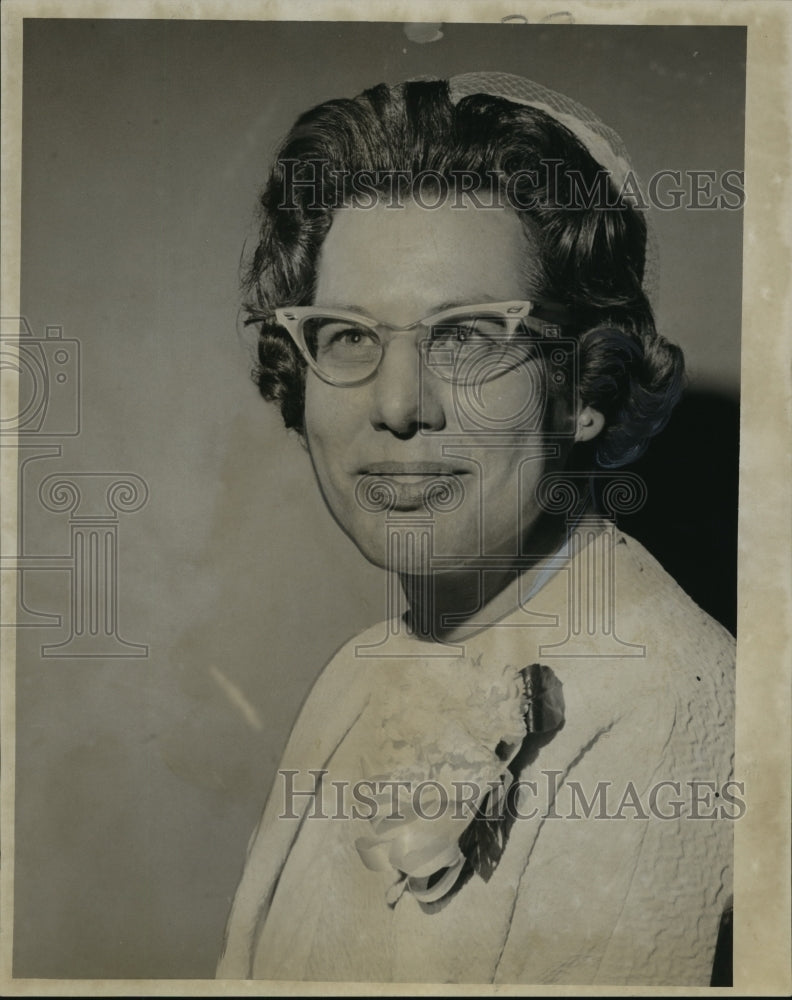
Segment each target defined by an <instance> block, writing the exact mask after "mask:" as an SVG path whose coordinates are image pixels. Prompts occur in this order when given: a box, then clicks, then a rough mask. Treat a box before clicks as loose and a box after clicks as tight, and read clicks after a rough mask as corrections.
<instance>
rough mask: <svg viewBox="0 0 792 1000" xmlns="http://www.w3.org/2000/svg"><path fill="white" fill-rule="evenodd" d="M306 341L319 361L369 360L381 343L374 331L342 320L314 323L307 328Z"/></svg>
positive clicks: (326, 320)
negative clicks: (322, 359) (323, 359)
mask: <svg viewBox="0 0 792 1000" xmlns="http://www.w3.org/2000/svg"><path fill="white" fill-rule="evenodd" d="M305 341H306V344H307V345H308V349H309V350H310V351H311V353H312V354H313V356H314V357H315V358H317V359H321V358H325V359H330V360H336V361H339V362H340V361H343V360H344V359H345V358H346V359H350V360H358V359H361V358H363V357H365V358H368V356H369V355H373V354H374V353H375V352H377V351H378V350H379V341H378V339H377V335H376V333H375V332H374V331H373V330H369V329H368V328H367V327H365V326H363V325H358V324H356V323H348V322H344V321H342V320H335V319H330V318H328V319H325V320H321V319H320V320H316V321H312V322H311V323H310V324H308V325H307V326H306V329H305Z"/></svg>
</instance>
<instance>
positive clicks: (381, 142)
mask: <svg viewBox="0 0 792 1000" xmlns="http://www.w3.org/2000/svg"><path fill="white" fill-rule="evenodd" d="M463 174H464V175H465V176H466V177H467V178H470V177H478V178H481V179H483V180H486V186H487V187H488V188H489V191H490V194H497V195H498V196H499V197H501V196H503V195H504V194H505V195H506V196H507V201H506V203H507V204H508V205H510V206H511V207H512V208H513V209H514V210H515V211H516V212H517V214H518V215H519V217H520V219H521V221H522V222H523V224H524V226H525V227H526V229H527V230H528V231H529V233H530V235H531V236H532V240H531V244H532V245H534V246H535V245H536V241H537V240H538V245H539V248H540V262H539V264H540V266H539V273H538V274H534V273H533V272H532V276H533V278H534V282H535V283H538V284H539V286H540V287H538V288H536V289H535V294H536V297H539V298H546V299H548V300H551V301H554V302H558V303H561V304H564V305H565V306H567V307H568V308H569V309H570V312H571V315H572V316H573V317H574V320H573V327H572V329H571V333H572V335H574V336H575V337H577V338H578V344H579V350H578V365H579V375H578V385H577V388H578V392H579V395H580V399H581V402H582V403H583V405H588V406H591V407H592V408H594V409H595V410H598V411H599V412H600V413H602V414H603V416H604V417H605V427H604V429H603V431H602V432H601V433H600V435H598V437H597V439H596V441H595V444H596V461H597V462H598V463H599V464H600V465H601V466H603V467H616V466H619V465H624V464H626V463H627V462H630V461H633V460H634V459H635V458H637V457H638V456H639V455H640V454H641V452H642V451H643V450H644V448H645V447H646V445H647V443H648V441H649V438H650V437H651V436H652V435H653V434H656V433H657V432H658V431H659V430H661V429H662V427H663V426H664V425H665V423H666V422H667V420H668V418H669V416H670V414H671V410H672V409H673V406H674V405H675V404H676V402H677V400H678V398H679V396H680V394H681V389H682V381H683V368H684V365H683V360H682V352H681V351H680V349H679V348H678V347H676V346H674V345H672V344H669V343H668V342H667V341H666V340H665V339H663V338H662V337H660V336H659V335H658V334H657V331H656V329H655V325H654V319H653V316H652V310H651V307H650V305H649V302H648V299H647V297H646V295H645V293H644V291H643V287H642V281H643V275H644V265H645V256H646V223H645V221H644V218H643V216H642V214H641V212H640V211H638V210H636V209H635V208H634V207H633V206H632V205H631V204H629V202H627V201H626V200H623V199H621V198H620V197H619V196H618V193H617V192H616V191H615V189H614V188H613V186H612V185H610V181H609V179H608V180H606V182H605V184H606V186H605V188H604V189H603V187H602V181H603V178H605V177H606V175H605V173H604V171H603V168H602V167H601V165H600V164H598V163H597V161H596V160H595V159H594V158H593V157H592V156H591V154H590V153H589V152H588V150H587V149H586V148H585V146H583V144H582V143H581V142H580V141H579V140H578V139H577V138H576V137H575V135H573V134H572V132H570V131H569V130H568V129H567V128H566V127H565V126H564V125H562V124H561V123H560V122H559V121H557V120H556V119H554V118H552V117H551V116H550V115H548V114H546V113H544V112H543V111H541V110H539V109H538V108H533V107H528V106H523V105H518V104H515V103H512V102H511V101H508V100H504V99H503V98H499V97H492V96H488V95H483V94H475V95H472V96H469V97H464V98H462V99H461V100H460V101H459V102H458V103H456V104H454V103H452V101H451V99H450V97H449V90H448V83H447V82H446V81H420V82H410V83H403V84H400V85H398V86H396V87H388V86H386V85H384V84H382V85H380V86H377V87H373V88H372V89H370V90H367V91H365V92H364V93H362V94H360V95H359V96H358V97H356V98H354V99H351V100H334V101H328V102H326V103H325V104H321V105H319V106H318V107H316V108H313V109H312V110H310V111H308V112H306V113H305V114H303V115H302V116H301V117H300V118H299V119H298V121H297V122H296V124H295V125H294V127H293V128H292V130H291V132H290V133H289V135H288V136H287V137H286V139H285V141H284V143H283V145H282V147H281V149H280V152H279V153H278V156H277V159H276V162H275V166H274V169H273V171H272V174H271V176H270V179H269V182H268V184H267V186H266V188H265V190H264V192H263V194H262V196H261V199H260V230H259V242H258V245H257V246H256V248H255V251H254V253H253V255H252V257H251V258H250V259H249V261H248V262H247V264H246V270H245V273H244V279H243V281H244V290H245V294H246V302H245V306H244V309H245V311H246V312H247V315H248V317H249V320H248V321H249V322H252V321H256V322H260V335H259V340H258V366H257V368H256V369H255V371H254V378H255V380H256V381H257V383H258V386H259V389H260V391H261V394H262V395H263V396H264V398H265V399H268V400H271V401H274V402H275V403H277V404H278V405H279V407H280V410H281V413H282V415H283V419H284V422H285V423H286V426H287V427H293V428H296V429H297V430H298V431H299V432H300V433H302V432H303V430H304V428H303V408H304V383H305V368H306V366H305V362H304V360H303V358H302V357H301V355H300V353H299V351H298V350H297V349H296V347H295V346H294V344H293V342H292V340H291V338H290V337H289V336H288V335H287V333H286V331H285V330H283V329H282V328H281V327H279V326H278V325H277V324H276V323H275V321H274V316H273V311H274V309H276V308H278V307H281V306H289V305H295V306H296V305H306V304H310V303H311V302H312V300H313V295H314V290H315V283H316V271H317V264H318V260H319V252H320V249H321V247H322V243H323V241H324V238H325V236H326V235H327V232H328V230H329V228H330V225H331V223H332V218H333V213H334V211H335V210H336V209H337V208H339V207H341V206H342V205H344V204H346V203H348V201H349V199H350V197H351V196H352V195H353V193H354V188H353V185H354V183H355V182H354V181H353V178H355V177H357V178H360V177H363V178H365V182H366V185H367V188H368V190H369V191H372V190H373V191H375V192H377V193H378V194H379V195H381V196H382V197H393V195H394V183H396V185H397V187H398V189H399V192H400V193H402V194H406V195H409V194H410V193H411V191H414V187H413V186H412V185H413V184H414V181H415V179H416V178H421V177H423V178H424V179H425V178H426V176H427V175H432V176H434V177H435V178H440V179H448V181H449V182H450V184H451V185H452V186H453V185H455V184H457V183H458V180H459V178H460V177H461V176H462V175H463ZM468 183H469V181H468ZM609 185H610V186H609ZM590 192H595V196H594V197H592V196H591V195H590V194H589V196H588V197H585V195H586V193H590ZM596 192H599V195H596ZM528 246H529V243H526V253H527V248H528ZM526 267H528V263H526ZM532 297H533V296H532ZM564 332H565V334H567V332H568V331H567V330H565V331H564Z"/></svg>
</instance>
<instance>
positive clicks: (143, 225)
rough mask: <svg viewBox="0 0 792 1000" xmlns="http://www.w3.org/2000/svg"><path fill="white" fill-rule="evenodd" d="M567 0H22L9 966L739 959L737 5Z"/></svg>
mask: <svg viewBox="0 0 792 1000" xmlns="http://www.w3.org/2000/svg"><path fill="white" fill-rule="evenodd" d="M21 6H22V8H23V11H22V12H23V15H24V4H22V5H21ZM203 16H204V15H203V14H201V17H203ZM427 17H428V15H427ZM584 21H585V18H583V17H579V18H577V20H576V18H575V16H574V12H572V13H570V12H564V13H562V14H559V15H558V16H548V17H547V18H545V19H544V20H542V19H540V18H539V17H536V18H533V17H530V16H528V15H523V14H518V13H517V12H515V13H512V12H511V11H510V10H505V9H504V10H503V11H502V12H501V11H498V12H497V14H494V13H493V12H491V11H487V13H486V16H485V14H484V13H483V11H482V16H481V18H480V20H478V21H469V22H467V23H465V22H462V21H460V22H456V23H455V22H447V21H443V20H442V18H439V17H438V19H437V21H436V22H435V21H431V22H430V21H429V20H428V19H427V20H424V21H415V22H410V23H406V22H404V21H402V20H396V19H395V18H393V19H391V20H363V19H360V20H333V19H331V17H330V15H328V17H327V18H324V19H316V20H296V19H295V20H247V19H244V18H243V17H240V19H238V20H234V19H229V18H228V17H227V16H226V17H225V19H223V20H219V19H218V20H210V19H199V18H198V17H196V18H195V19H193V18H191V17H182V18H176V17H173V18H170V17H160V18H159V19H157V17H156V16H154V15H152V17H150V18H149V17H146V16H143V17H141V16H139V15H137V16H136V17H135V19H126V18H125V17H124V16H123V14H121V13H120V12H119V16H112V17H105V16H102V17H92V16H86V17H81V16H80V17H50V16H47V17H40V16H37V17H24V16H23V17H22V18H21V19H20V20H19V22H18V23H17V24H16V27H15V31H16V32H17V34H16V36H15V37H16V38H17V39H18V41H19V53H20V60H19V79H18V80H17V81H16V83H17V84H18V85H19V90H18V91H14V93H17V94H18V105H12V112H13V114H12V117H13V115H14V114H17V112H16V111H13V108H14V107H17V109H18V115H17V118H18V124H19V125H20V126H21V133H20V134H21V139H20V140H19V150H20V155H21V161H20V166H19V169H18V178H19V187H18V191H17V193H16V197H17V201H18V204H17V205H16V209H15V212H16V214H15V215H14V218H15V219H16V224H17V225H18V230H19V259H18V264H19V266H18V271H17V272H15V273H16V275H17V279H18V286H19V293H18V299H16V298H15V299H13V300H12V299H9V298H6V299H5V300H4V304H3V313H2V315H3V320H2V323H3V327H2V336H3V342H2V363H3V375H4V379H5V380H6V381H5V382H4V385H11V383H12V380H13V385H14V390H13V397H11V396H7V399H11V404H6V405H5V408H4V411H3V424H2V434H3V437H2V444H3V458H4V462H5V466H4V468H5V469H6V470H10V471H11V473H12V478H11V480H10V482H11V483H12V485H11V487H10V488H9V486H8V482H6V483H4V491H5V492H4V496H7V497H10V498H11V501H12V507H11V508H9V509H10V510H11V512H12V517H13V524H14V525H15V528H14V535H13V544H12V545H11V547H9V544H8V541H7V540H6V542H5V543H4V549H3V558H2V565H1V566H0V568H2V577H3V586H4V591H5V593H4V601H3V615H2V625H3V629H2V633H3V638H4V645H5V646H6V649H5V651H4V676H5V677H6V681H5V683H6V685H8V684H12V685H13V686H12V688H9V687H8V686H6V688H5V689H4V690H5V691H6V692H8V691H9V690H12V691H13V699H12V703H13V708H14V719H15V728H14V734H15V739H14V740H13V754H12V761H13V770H14V778H15V781H14V785H13V794H12V795H11V796H10V797H8V796H7V800H6V807H5V808H6V810H8V808H9V802H10V807H11V809H12V814H11V815H12V827H11V828H12V829H13V831H14V835H15V836H14V851H13V888H12V891H13V923H12V926H13V944H12V945H10V944H9V945H8V946H7V957H8V958H10V959H11V960H12V961H13V965H12V966H11V968H10V970H9V974H10V975H11V976H12V977H13V979H19V980H26V979H50V980H64V981H68V980H75V979H81V980H103V981H105V982H107V981H113V980H118V981H121V980H139V979H145V980H181V979H190V980H214V981H216V982H217V983H218V988H220V987H221V986H222V984H223V983H224V982H225V981H237V980H255V981H256V983H257V984H263V983H266V982H270V983H271V982H275V983H284V982H295V981H296V982H297V983H299V984H305V985H306V986H307V985H308V984H311V983H324V984H327V983H330V984H338V983H354V984H373V985H372V989H376V984H379V985H384V984H408V983H413V984H415V983H419V984H427V985H432V984H434V985H435V986H437V985H438V984H440V985H442V984H445V987H446V988H453V987H454V986H464V985H466V984H469V985H472V986H476V987H486V986H488V985H489V986H494V985H503V986H559V987H562V986H566V987H569V986H573V987H574V986H580V987H592V988H593V987H596V986H606V987H614V988H624V989H630V988H632V987H640V986H654V987H666V986H667V987H672V986H678V987H701V986H703V987H706V986H720V987H729V986H731V985H732V983H733V982H736V978H735V977H739V975H740V970H739V968H738V967H737V965H736V964H735V962H733V940H734V928H735V925H736V926H737V927H738V933H739V922H740V898H741V897H740V893H739V885H740V884H741V883H740V881H739V879H740V870H741V869H740V860H739V857H737V858H736V856H735V848H734V843H735V836H737V837H738V839H739V830H740V829H741V828H742V827H743V826H744V827H746V828H748V826H749V824H750V822H751V810H752V808H753V809H755V811H756V813H757V814H758V813H759V812H761V808H760V805H759V802H760V800H761V789H762V785H761V779H760V777H756V782H757V783H756V785H755V786H754V787H755V788H756V792H755V795H756V798H755V800H752V790H751V789H752V786H751V782H750V779H748V780H747V779H746V775H757V774H758V773H759V772H760V771H761V767H760V765H759V764H758V758H753V757H751V756H750V754H749V756H748V758H746V761H747V763H746V765H745V769H744V770H742V769H741V757H740V755H739V754H738V755H737V757H736V758H735V752H736V751H735V747H736V729H735V708H736V705H737V706H739V705H740V704H741V702H740V698H741V697H742V695H739V696H738V697H737V698H736V696H735V690H737V691H738V692H740V691H742V692H743V693H744V692H745V690H746V688H745V685H746V678H747V677H748V676H749V675H750V673H751V671H752V670H759V671H760V674H759V675H757V676H760V675H761V670H762V669H764V667H763V666H762V663H764V665H765V667H766V668H767V670H771V669H773V670H776V671H777V670H778V663H774V662H773V661H772V659H771V658H768V657H763V656H762V655H760V654H757V653H753V654H752V653H751V649H753V648H754V647H753V643H752V638H751V637H752V636H753V635H754V634H755V633H754V631H753V628H754V625H755V623H756V622H757V621H759V619H758V618H757V617H756V615H755V614H754V613H753V612H751V611H750V608H751V605H750V601H751V600H752V599H753V600H757V601H758V600H759V597H758V594H759V592H758V591H752V594H753V597H751V594H748V596H745V595H746V593H747V592H746V590H745V589H740V590H739V591H738V553H739V567H740V579H743V578H744V574H745V572H754V571H755V568H754V567H753V561H752V554H751V553H752V552H754V551H757V550H756V549H755V548H753V547H752V546H750V545H747V544H746V538H750V537H751V535H750V532H751V530H760V528H761V525H762V522H763V518H766V519H767V520H766V524H767V525H769V524H770V523H771V522H772V523H775V522H774V520H773V519H774V518H775V517H776V515H777V513H778V511H779V510H781V509H782V508H783V504H784V503H786V500H785V499H783V496H785V494H783V496H782V494H778V496H779V497H781V499H779V500H778V503H779V504H780V507H778V508H776V507H772V508H768V510H767V512H766V514H765V515H762V513H761V509H762V508H761V503H760V507H759V508H756V512H755V513H750V511H753V510H754V508H749V500H750V502H753V500H752V499H751V498H753V497H754V496H755V495H757V494H756V490H757V486H758V483H759V481H760V479H761V463H760V459H759V458H758V457H757V456H758V453H757V452H756V451H755V448H754V446H753V445H752V446H751V447H750V448H747V446H746V441H751V442H753V441H755V440H756V438H755V437H751V436H750V435H751V434H752V433H755V428H756V427H757V426H759V424H761V425H762V426H765V425H766V418H763V417H762V416H761V412H760V411H761V398H762V393H761V392H758V394H757V390H756V388H755V385H756V383H755V380H754V376H752V375H750V374H746V373H747V372H748V371H749V369H748V366H749V365H750V364H751V363H752V361H754V360H755V353H754V348H753V347H752V348H751V350H750V351H749V352H748V353H746V344H747V343H750V344H753V343H756V344H759V343H760V341H761V336H759V339H758V340H756V341H749V340H747V339H746V336H745V332H744V316H745V315H746V311H745V307H746V301H753V299H748V300H746V299H745V298H744V296H743V288H744V287H748V283H747V282H746V284H745V286H744V281H743V279H744V273H745V274H749V273H750V274H752V275H754V276H755V274H756V270H755V269H754V270H751V271H747V270H746V271H744V248H745V249H746V252H747V251H748V250H750V252H751V253H754V252H755V251H756V246H755V244H756V241H757V239H758V236H757V229H756V227H755V226H753V225H750V226H749V225H747V224H746V218H747V216H746V212H748V211H749V210H750V199H751V196H752V195H751V192H752V188H751V175H750V171H747V170H746V163H745V148H746V118H745V112H746V106H747V105H746V92H747V91H746V80H747V77H746V67H747V66H748V65H750V60H749V43H750V31H751V30H753V29H751V28H747V27H746V25H745V24H744V23H742V24H741V23H737V22H736V20H734V22H733V23H730V22H728V21H727V20H725V19H724V20H723V23H716V21H715V20H711V22H710V23H700V24H695V23H688V24H685V25H681V24H680V25H661V24H648V23H647V24H640V25H639V24H605V23H602V24H591V23H583V22H584ZM15 120H16V119H15ZM15 176H16V175H15ZM762 197H764V196H763V195H762V196H761V197H760V196H757V202H759V201H761V198H762ZM762 204H764V202H762ZM765 217H767V216H765ZM745 260H746V262H747V261H748V258H747V257H746V258H745ZM749 266H752V265H749V263H746V264H745V268H748V267H749ZM6 273H11V272H8V271H7V272H6ZM774 280H775V279H773V277H772V275H769V276H768V277H767V279H766V285H765V283H764V282H763V280H762V281H759V282H758V283H757V282H756V281H755V280H754V282H753V284H752V285H751V288H750V290H749V294H750V296H754V297H756V298H758V299H762V300H764V301H766V302H772V300H773V294H774V293H773V292H772V289H773V288H774V284H773V281H774ZM765 288H766V289H767V291H765ZM756 350H758V348H756ZM741 366H742V368H741ZM766 370H767V371H768V373H769V374H767V376H766V377H767V379H768V382H767V385H768V388H767V390H766V391H767V399H768V400H770V399H772V398H774V393H776V392H777V386H776V389H774V388H773V386H774V385H776V382H774V379H777V378H778V375H777V373H776V374H774V373H773V366H772V365H770V366H768V367H767V369H766ZM741 372H742V376H741ZM741 377H742V385H743V386H747V387H748V388H749V389H750V393H749V405H748V408H747V411H746V410H745V409H744V410H743V413H742V420H743V433H742V436H741ZM751 387H753V388H751ZM751 393H753V395H751ZM755 400H759V402H758V403H756V402H753V401H755ZM757 406H759V409H757ZM762 421H765V423H764V424H762ZM781 426H783V423H782V424H781ZM752 428H753V429H754V430H752ZM746 435H748V436H746ZM741 461H742V463H743V465H742V469H743V472H742V474H743V479H742V480H741V478H740V475H741V472H740V469H741V466H740V463H741ZM754 461H755V462H756V463H758V464H753V465H752V463H754ZM746 468H753V469H754V472H753V473H751V474H750V476H749V475H748V474H747V473H746ZM746 483H747V485H746ZM769 492H770V490H769V488H768V494H769ZM760 493H761V491H760ZM759 495H760V494H759ZM746 498H748V499H746ZM760 499H761V496H760ZM9 523H10V522H9ZM754 524H757V525H758V527H757V528H756V529H753V527H752V526H753V525H754ZM738 528H739V533H738ZM746 531H747V532H748V534H747V535H746ZM8 537H11V536H8ZM761 544H766V542H762V543H761ZM781 549H782V542H781V541H779V551H781ZM781 558H783V557H781ZM771 562H772V561H771ZM770 565H771V564H770V563H768V567H770ZM769 571H770V569H768V572H769ZM759 578H760V579H761V575H760V577H759ZM741 587H742V585H741ZM760 590H761V588H760ZM738 594H740V595H743V596H742V597H740V600H739V601H738ZM746 600H747V601H748V603H747V604H746V603H745V601H746ZM773 600H775V598H773V597H772V596H771V592H770V591H768V593H767V596H766V598H765V602H766V603H767V605H768V606H769V605H770V604H772V601H773ZM759 605H761V602H759V604H758V605H757V608H758V612H760V611H761V607H760V606H759ZM758 612H757V613H758ZM745 623H747V624H745ZM744 625H745V629H746V631H745V633H743V627H744ZM738 626H739V627H738ZM744 636H745V637H747V638H745V637H744ZM9 637H13V639H14V648H13V650H12V651H11V653H9V652H8V639H9ZM9 655H10V656H12V659H11V660H9V658H8V657H9ZM752 656H753V659H752ZM757 661H761V662H760V663H759V666H754V664H755V663H756V662H757ZM774 676H777V675H774ZM9 677H12V678H13V679H12V680H9V679H8V678H9ZM770 690H779V691H780V690H781V688H778V689H776V688H772V689H771V688H770V687H768V692H769V691H770ZM768 700H769V701H770V702H773V701H776V700H778V699H777V698H773V697H769V699H768ZM768 711H773V709H768ZM738 713H739V708H738ZM751 717H752V716H751V714H750V710H746V714H744V715H743V716H742V718H744V719H750V718H751ZM784 766H786V765H784ZM784 794H785V795H786V794H787V793H786V792H784ZM752 802H755V803H756V804H755V805H752ZM5 822H6V824H8V822H9V820H8V812H6V818H5ZM6 829H8V826H6ZM735 871H736V872H737V875H736V876H735ZM757 877H758V876H757ZM769 877H770V876H769V875H768V878H769ZM735 878H736V883H735ZM9 884H10V883H7V884H6V892H8V891H9ZM735 885H737V888H735ZM743 898H744V899H746V910H745V913H746V914H747V913H748V907H749V906H750V905H755V904H756V900H751V899H749V897H748V896H744V897H743ZM745 919H746V921H747V920H748V918H747V917H746V918H745ZM744 926H747V923H746V924H745V925H744ZM8 940H9V939H7V941H8ZM210 989H211V984H210Z"/></svg>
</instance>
